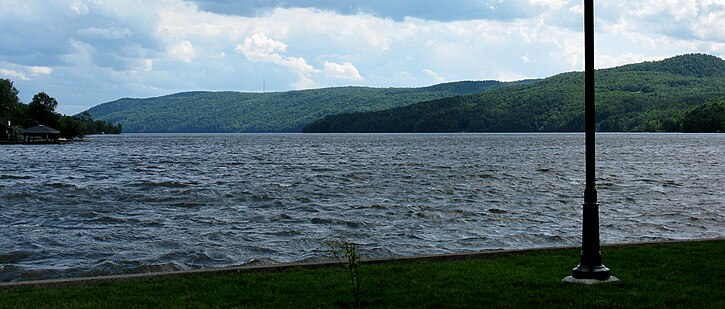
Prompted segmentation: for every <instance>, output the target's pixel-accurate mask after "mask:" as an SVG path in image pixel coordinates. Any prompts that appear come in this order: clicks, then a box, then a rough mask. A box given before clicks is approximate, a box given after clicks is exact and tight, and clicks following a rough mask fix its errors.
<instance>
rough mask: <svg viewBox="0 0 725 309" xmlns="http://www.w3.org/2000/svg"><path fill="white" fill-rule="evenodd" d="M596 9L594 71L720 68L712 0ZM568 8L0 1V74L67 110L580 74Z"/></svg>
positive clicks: (518, 3) (724, 10) (334, 1)
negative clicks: (122, 101)
mask: <svg viewBox="0 0 725 309" xmlns="http://www.w3.org/2000/svg"><path fill="white" fill-rule="evenodd" d="M595 2H596V10H595V12H596V16H597V19H596V31H597V34H596V35H597V39H596V52H597V58H596V65H597V67H599V68H604V67H611V66H616V65H621V64H626V63H632V62H639V61H644V60H659V59H663V58H666V57H670V56H674V55H678V54H685V53H694V52H699V53H707V54H711V55H715V56H718V57H721V58H725V0H628V1H619V0H607V1H604V0H601V1H595ZM582 3H583V1H569V0H298V1H296V0H286V1H284V0H242V1H226V0H197V1H191V0H186V1H184V0H0V8H1V9H0V29H2V31H1V33H0V78H9V79H11V80H13V81H14V83H15V87H16V88H17V89H18V90H19V91H20V97H21V100H22V101H23V102H26V103H27V102H29V101H30V99H31V98H32V96H33V95H34V94H35V93H37V92H40V91H45V92H47V93H48V94H49V95H51V96H53V97H55V98H56V99H57V100H58V101H59V103H60V104H59V106H58V111H59V112H61V113H64V114H75V113H78V112H81V111H83V110H86V109H88V108H90V107H92V106H95V105H97V104H100V103H104V102H108V101H112V100H116V99H119V98H122V97H151V96H159V95H165V94H170V93H175V92H181V91H190V90H214V91H216V90H234V91H249V92H261V91H262V90H263V88H265V89H266V90H267V91H285V90H293V89H308V88H320V87H330V86H347V85H360V86H373V87H411V86H415V87H417V86H426V85H432V84H436V83H441V82H448V81H459V80H489V79H495V80H518V79H524V78H540V77H547V76H551V75H554V74H557V73H561V72H566V71H581V70H583V49H582V45H583V43H582V42H583V41H582V40H583V37H582V18H583V17H582V14H583V12H582Z"/></svg>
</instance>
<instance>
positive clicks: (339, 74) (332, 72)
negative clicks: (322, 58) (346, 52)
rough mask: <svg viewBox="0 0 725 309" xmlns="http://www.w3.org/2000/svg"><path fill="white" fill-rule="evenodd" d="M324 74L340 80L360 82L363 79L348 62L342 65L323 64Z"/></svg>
mask: <svg viewBox="0 0 725 309" xmlns="http://www.w3.org/2000/svg"><path fill="white" fill-rule="evenodd" d="M324 67H325V74H327V75H329V76H331V77H334V78H341V79H350V80H362V79H363V77H362V76H361V75H360V72H358V70H357V68H356V67H355V66H354V65H353V64H352V63H350V62H343V63H340V64H338V63H334V62H325V63H324Z"/></svg>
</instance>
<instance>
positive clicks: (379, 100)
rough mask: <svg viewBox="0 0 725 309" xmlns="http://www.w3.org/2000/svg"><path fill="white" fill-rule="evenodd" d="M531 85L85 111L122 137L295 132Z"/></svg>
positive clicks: (207, 100)
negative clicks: (334, 118)
mask: <svg viewBox="0 0 725 309" xmlns="http://www.w3.org/2000/svg"><path fill="white" fill-rule="evenodd" d="M531 82H533V81H522V82H515V83H503V82H498V81H465V82H455V83H446V84H440V85H434V86H430V87H424V88H368V87H340V88H325V89H313V90H302V91H288V92H275V93H242V92H198V91H197V92H184V93H177V94H172V95H167V96H162V97H156V98H147V99H129V98H125V99H120V100H117V101H113V102H108V103H104V104H101V105H98V106H95V107H93V108H91V109H90V110H89V112H90V114H91V115H92V116H93V118H95V119H101V120H104V121H108V122H111V123H120V124H123V129H124V132H299V131H300V130H301V129H302V127H303V126H304V125H305V124H308V123H310V122H312V121H314V120H315V119H319V118H322V117H324V116H327V115H332V114H340V113H347V112H354V111H358V112H366V111H377V110H386V109H391V108H395V107H400V106H405V105H410V104H413V103H417V102H422V101H430V100H434V99H440V98H446V97H453V96H459V95H469V94H474V93H479V92H482V91H486V90H489V89H494V88H500V87H503V86H509V85H517V84H526V83H531Z"/></svg>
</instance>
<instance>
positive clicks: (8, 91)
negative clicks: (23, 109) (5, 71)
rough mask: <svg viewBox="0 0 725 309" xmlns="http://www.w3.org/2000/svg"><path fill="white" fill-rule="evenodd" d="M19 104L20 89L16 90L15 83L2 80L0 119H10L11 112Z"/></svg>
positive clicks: (0, 88) (0, 86)
mask: <svg viewBox="0 0 725 309" xmlns="http://www.w3.org/2000/svg"><path fill="white" fill-rule="evenodd" d="M18 102H20V100H19V99H18V89H15V86H14V85H13V81H11V80H9V79H4V78H2V79H0V119H2V120H5V119H6V118H10V112H11V110H12V108H13V107H14V106H15V105H17V104H18Z"/></svg>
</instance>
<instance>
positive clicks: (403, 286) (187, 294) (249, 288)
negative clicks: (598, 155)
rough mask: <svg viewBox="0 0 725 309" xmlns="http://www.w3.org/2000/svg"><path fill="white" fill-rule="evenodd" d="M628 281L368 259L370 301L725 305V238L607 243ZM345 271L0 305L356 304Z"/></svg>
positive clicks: (8, 298) (31, 290)
mask: <svg viewBox="0 0 725 309" xmlns="http://www.w3.org/2000/svg"><path fill="white" fill-rule="evenodd" d="M603 254H604V264H605V265H607V267H609V268H610V269H611V270H612V275H614V276H616V277H618V278H619V279H620V280H621V282H618V283H607V284H599V285H583V284H572V283H563V282H561V279H563V278H564V277H565V276H568V275H570V273H571V269H572V268H573V267H574V266H576V264H577V262H578V258H579V252H578V250H570V249H566V250H543V251H530V252H522V253H521V252H520V253H504V254H498V255H491V256H487V257H478V258H475V259H470V260H457V261H415V262H385V263H379V264H364V265H362V266H361V268H360V271H361V277H362V292H361V298H362V304H361V305H362V307H363V308H407V307H416V308H418V307H421V308H425V307H446V308H456V307H465V308H488V307H491V308H501V307H519V308H520V307H524V308H525V307H530V308H534V307H536V308H539V307H558V308H561V307H579V308H597V307H599V308H617V307H650V308H672V307H684V308H725V240H712V241H703V242H685V243H663V244H646V245H631V246H621V247H605V248H603ZM353 303H354V297H353V295H352V292H351V285H350V281H349V277H348V275H347V273H346V272H345V271H344V270H343V269H342V268H337V267H334V268H316V269H304V268H299V269H297V268H293V269H288V270H284V271H278V272H271V271H264V272H248V273H224V274H196V275H188V276H178V277H162V278H154V279H143V280H124V281H115V282H103V283H97V284H91V285H80V286H65V287H42V288H36V287H24V288H10V289H8V288H5V289H0V308H146V307H152V308H208V307H212V308H215V307H223V308H229V307H238V308H257V307H259V308H307V307H309V308H350V307H352V306H353Z"/></svg>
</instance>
